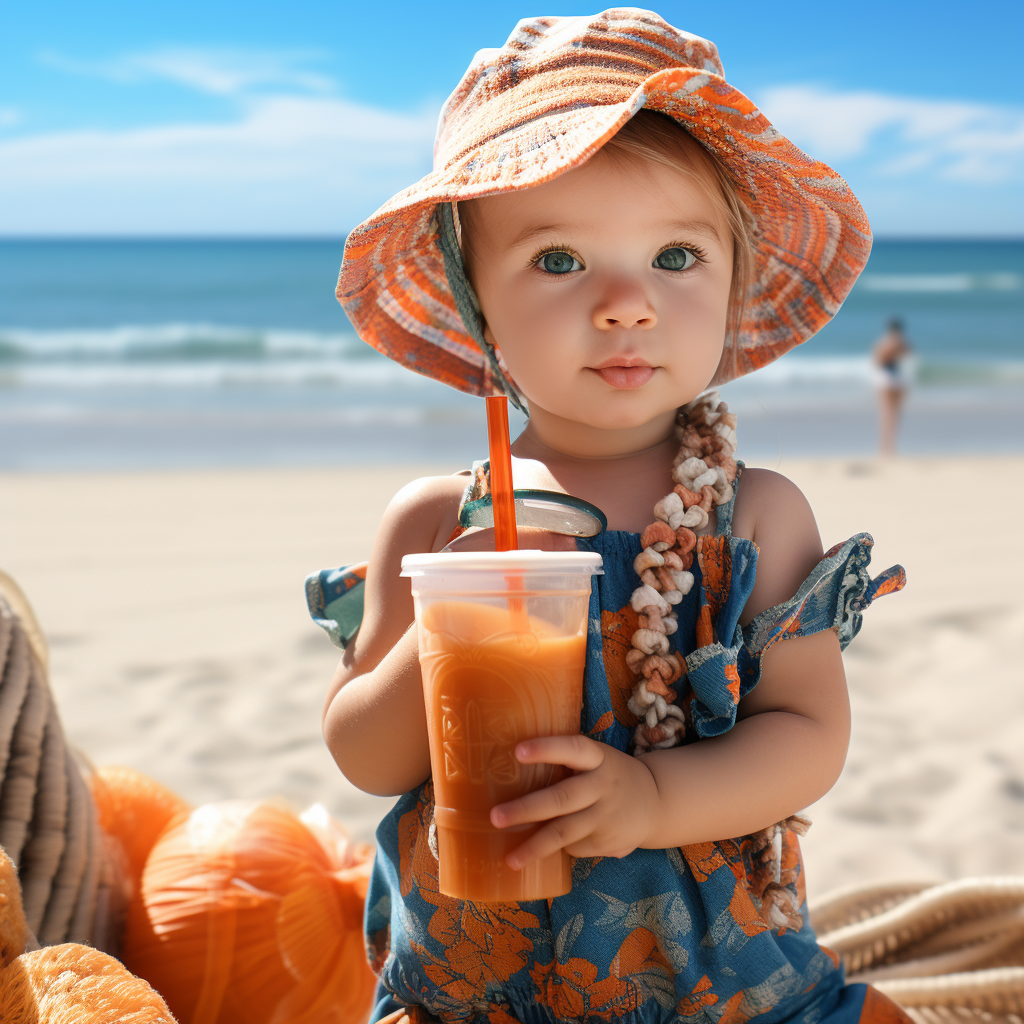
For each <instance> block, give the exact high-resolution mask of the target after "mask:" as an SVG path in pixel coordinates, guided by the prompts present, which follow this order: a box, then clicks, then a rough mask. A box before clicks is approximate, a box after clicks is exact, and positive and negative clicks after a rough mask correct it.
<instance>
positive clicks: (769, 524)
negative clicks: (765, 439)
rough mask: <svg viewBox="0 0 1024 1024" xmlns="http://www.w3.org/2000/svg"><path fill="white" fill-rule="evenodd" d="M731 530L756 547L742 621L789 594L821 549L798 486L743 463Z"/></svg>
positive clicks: (796, 586) (805, 502) (816, 530)
mask: <svg viewBox="0 0 1024 1024" xmlns="http://www.w3.org/2000/svg"><path fill="white" fill-rule="evenodd" d="M733 534H734V535H735V536H737V537H745V538H747V539H748V540H752V541H753V542H754V543H755V544H756V545H757V547H758V559H757V576H756V580H755V583H754V589H753V591H752V592H751V595H750V598H749V599H748V601H747V605H746V608H745V609H744V614H743V621H744V622H749V621H750V619H752V618H753V617H754V616H755V615H757V614H759V613H760V612H762V611H764V610H765V609H766V608H771V607H773V606H774V605H776V604H779V603H780V602H782V601H785V600H787V599H788V598H790V597H792V596H793V594H795V593H796V591H797V590H798V589H799V587H800V584H801V583H803V581H804V580H805V579H806V578H807V576H808V574H809V573H810V571H811V570H812V569H813V568H814V567H815V565H817V564H818V562H819V561H821V558H822V555H823V554H824V549H823V548H822V544H821V536H820V535H819V533H818V525H817V523H816V522H815V521H814V513H813V512H812V511H811V506H810V504H809V503H808V501H807V499H806V498H805V497H804V495H803V492H802V491H801V490H800V488H799V487H797V486H796V484H794V483H793V481H792V480H789V479H787V478H786V477H784V476H783V475H782V474H781V473H775V472H773V471H772V470H769V469H748V470H745V471H744V473H743V476H742V477H741V478H740V485H739V488H738V490H737V494H736V507H735V510H734V512H733Z"/></svg>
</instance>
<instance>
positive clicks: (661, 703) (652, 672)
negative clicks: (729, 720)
mask: <svg viewBox="0 0 1024 1024" xmlns="http://www.w3.org/2000/svg"><path fill="white" fill-rule="evenodd" d="M675 430H676V437H677V438H678V439H679V451H678V453H677V454H676V457H675V460H674V461H673V464H672V479H673V480H674V481H675V483H676V486H675V487H674V488H673V489H672V491H671V492H670V493H669V494H666V495H665V497H664V498H662V499H661V501H659V502H658V504H657V505H655V506H654V522H653V523H651V525H650V526H648V527H647V529H646V530H644V532H643V536H642V538H641V544H642V546H643V550H642V551H641V552H640V554H639V555H637V557H636V559H635V560H634V562H633V568H634V569H635V570H636V572H637V575H638V576H639V577H640V586H639V587H637V589H636V590H635V591H633V596H632V597H631V598H630V604H631V605H632V608H633V610H634V611H635V612H636V613H637V616H638V619H639V622H638V628H637V630H636V632H634V634H633V637H632V643H633V649H632V650H631V651H630V652H629V653H628V654H627V655H626V664H627V665H629V667H630V669H631V670H632V671H633V672H634V673H636V676H637V683H636V688H635V689H634V690H633V694H632V696H631V697H630V699H629V709H630V711H632V712H633V714H635V715H637V716H638V717H639V718H640V721H639V723H638V724H637V727H636V731H635V733H634V737H633V739H634V744H635V753H638V754H639V753H643V752H644V751H647V750H652V749H658V748H664V747H674V746H678V745H679V743H680V742H681V741H682V738H683V732H684V729H685V724H684V720H683V711H682V708H680V707H679V705H678V704H676V703H675V700H676V690H675V689H674V688H673V684H675V683H676V682H678V681H679V679H680V678H681V677H682V675H683V673H684V671H685V667H684V663H683V661H682V659H681V658H680V656H679V655H678V654H677V653H676V652H675V651H673V650H672V647H671V644H670V642H669V639H668V638H669V637H670V636H671V635H672V634H673V633H674V632H675V631H676V629H677V628H678V621H677V619H676V616H675V613H674V612H673V611H672V608H673V606H674V605H677V604H679V602H680V601H682V599H683V597H684V596H685V595H686V594H687V593H689V591H690V588H691V587H692V586H693V574H692V573H690V572H689V571H688V570H689V568H690V566H691V565H692V564H693V553H694V548H695V547H696V546H697V534H696V532H695V531H696V530H700V529H702V528H703V527H704V526H706V525H707V523H708V517H709V513H710V511H711V509H712V507H713V506H717V505H722V504H724V503H725V502H727V501H729V500H730V499H731V498H732V493H733V488H732V484H733V481H734V480H735V479H736V460H735V458H734V455H735V452H736V416H735V415H734V414H733V413H731V412H729V408H728V406H727V405H726V404H725V403H724V402H722V401H721V400H720V398H719V395H718V392H717V391H711V392H708V393H707V394H705V395H701V396H700V397H699V398H697V399H695V400H694V401H692V402H690V404H689V405H685V406H683V407H682V408H681V409H680V410H679V412H678V414H677V417H676V428H675Z"/></svg>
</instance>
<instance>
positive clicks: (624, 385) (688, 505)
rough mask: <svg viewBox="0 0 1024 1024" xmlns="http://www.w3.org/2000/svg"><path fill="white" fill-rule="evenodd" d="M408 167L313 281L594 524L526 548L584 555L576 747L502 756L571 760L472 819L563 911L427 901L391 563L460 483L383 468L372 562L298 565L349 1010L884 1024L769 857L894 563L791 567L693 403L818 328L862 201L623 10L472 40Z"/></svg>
mask: <svg viewBox="0 0 1024 1024" xmlns="http://www.w3.org/2000/svg"><path fill="white" fill-rule="evenodd" d="M435 168H436V169H435V170H434V171H433V172H432V173H431V174H429V175H427V176H426V177H425V178H424V179H422V180H421V181H420V182H418V183H417V184H415V185H413V186H412V187H411V188H410V189H408V190H406V191H405V192H402V193H400V194H399V195H398V196H396V197H395V198H394V199H392V200H391V201H390V202H389V203H387V204H386V205H385V206H384V207H383V208H382V209H381V210H379V211H378V212H377V213H376V214H374V216H373V217H371V218H370V219H369V220H368V221H367V222H366V223H364V224H363V225H361V226H360V227H359V228H357V229H356V230H355V231H354V232H353V233H352V234H351V236H350V237H349V239H348V242H347V245H346V248H345V262H344V265H343V267H342V271H341V278H340V281H339V285H338V296H339V298H340V300H341V302H342V303H343V305H344V306H345V308H346V310H347V312H348V314H349V316H350V317H351V319H352V321H353V323H354V324H355V326H356V329H357V330H358V331H359V333H360V335H361V336H362V337H363V338H364V340H366V341H368V342H369V343H370V344H372V345H374V346H375V347H376V348H378V349H380V350H381V351H383V352H385V353H386V354H387V355H389V356H391V357H392V358H394V359H396V360H398V361H399V362H401V363H403V364H404V365H406V366H409V367H411V368H412V369H415V370H417V371H418V372H420V373H424V374H427V375H429V376H431V377H434V378H436V379H438V380H442V381H444V382H446V383H448V384H451V385H453V386H454V387H457V388H459V389H461V390H464V391H468V392H471V393H474V394H479V395H487V394H494V393H502V392H504V393H505V394H507V395H508V396H509V397H510V398H511V400H512V401H514V402H515V403H516V404H517V405H518V406H520V408H522V409H524V410H526V411H528V414H529V423H528V425H527V427H526V429H525V430H524V431H523V433H522V434H521V435H520V437H519V438H518V439H517V441H516V442H515V444H514V446H513V455H514V460H513V474H514V479H515V484H516V486H517V487H518V488H524V487H525V488H541V489H546V490H551V491H559V492H563V493H566V494H569V495H574V496H576V497H577V498H582V499H584V500H585V501H587V502H590V503H592V504H593V505H596V506H597V507H598V508H599V509H601V510H602V511H603V513H604V515H605V516H606V517H607V529H605V530H603V531H602V532H600V533H598V534H597V535H596V536H592V537H578V538H576V537H565V536H558V535H551V534H541V533H535V534H532V535H531V536H530V537H529V539H527V538H526V537H525V536H524V539H523V544H524V546H528V545H533V546H548V547H554V546H578V547H579V548H581V549H583V550H587V551H595V552H598V553H600V554H601V556H602V558H603V560H604V570H605V575H604V576H603V577H598V578H596V579H595V587H594V594H593V597H592V603H591V612H590V621H591V629H590V643H589V648H588V655H587V667H586V676H585V682H584V688H585V693H584V706H583V713H582V720H581V728H582V735H579V736H557V737H549V738H546V739H538V740H533V741H529V742H525V743H521V744H520V745H519V746H518V748H517V750H516V756H517V757H518V759H519V760H520V761H521V762H524V763H528V762H544V763H550V764H555V765H564V766H567V767H568V768H570V769H571V770H572V772H573V774H571V775H570V776H569V777H568V778H566V779H564V780H563V781H561V782H559V783H557V784H556V785H553V786H551V787H549V788H547V789H544V790H541V791H539V792H537V793H533V794H531V795H530V796H528V797H525V798H523V799H520V800H516V801H513V802H511V803H507V804H503V805H500V806H498V807H495V808H494V809H493V810H492V812H491V820H492V822H493V824H494V825H496V826H497V827H507V826H510V825H517V824H518V825H522V824H524V823H542V824H540V826H539V827H538V828H537V829H536V831H535V832H533V833H532V834H531V835H530V838H528V839H527V840H526V841H525V842H523V843H522V844H521V845H520V846H518V847H517V848H516V849H515V850H514V851H513V852H512V853H511V854H510V855H509V863H510V865H511V866H513V867H521V866H522V865H524V864H526V863H528V862H529V861H530V860H532V859H534V858H538V857H541V856H544V855H546V854H548V853H551V852H553V851H556V850H558V849H560V848H561V849H564V850H566V851H567V852H568V853H570V854H571V855H572V856H573V857H574V858H576V860H575V861H574V868H573V888H572V892H571V893H570V894H569V895H567V896H564V897H559V898H557V899H553V900H539V901H532V902H528V903H497V904H475V903H469V902H462V901H459V900H455V899H452V898H449V897H447V896H444V895H442V894H440V893H439V892H438V885H437V873H438V867H437V859H436V843H435V842H434V839H433V828H432V823H433V797H432V787H431V780H430V764H429V757H428V748H427V731H426V723H425V714H424V704H423V697H422V690H421V681H420V672H419V665H418V661H417V641H416V632H415V628H414V626H413V625H412V622H413V607H412V599H411V596H410V592H409V585H408V582H407V581H406V580H404V579H402V578H400V576H399V572H400V565H401V560H402V557H403V555H406V554H409V553H412V552H424V551H440V550H441V549H442V548H445V547H446V546H447V547H450V548H452V549H455V548H458V547H466V546H477V547H479V546H487V545H491V546H493V538H492V537H491V536H490V535H489V533H488V532H486V531H484V532H482V533H481V532H479V531H478V532H464V531H463V527H462V525H461V522H460V513H461V512H462V511H463V509H464V507H465V506H466V504H467V503H468V502H469V501H472V500H475V499H478V498H480V497H482V496H484V495H486V494H487V491H488V467H487V464H486V463H482V464H479V465H478V466H477V467H475V469H474V471H473V472H472V475H471V476H470V478H469V479H468V481H467V479H466V474H465V473H463V474H456V475H455V476H452V477H437V478H431V479H424V480H417V481H414V482H413V483H411V484H409V485H408V486H407V487H405V488H404V489H403V490H402V491H400V492H399V493H398V495H397V496H396V497H395V499H394V500H393V501H392V503H391V505H390V506H389V507H388V510H387V512H386V513H385V515H384V518H383V520H382V522H381V526H380V530H379V533H378V536H377V540H376V543H375V546H374V549H373V553H372V556H371V558H370V561H369V563H368V568H367V567H359V568H357V569H354V570H348V571H340V572H336V573H332V574H321V578H314V579H313V580H312V581H311V585H310V597H311V606H312V607H313V609H314V614H315V615H316V616H317V617H318V618H319V619H321V620H322V621H323V622H324V624H325V625H327V626H328V628H329V629H330V630H331V631H332V633H333V635H334V636H335V638H336V639H337V640H339V641H340V642H341V643H342V644H343V645H344V644H345V643H346V641H349V640H350V641H351V642H348V643H347V646H346V649H345V655H344V658H343V659H342V662H341V665H340V666H339V669H338V672H337V674H336V676H335V679H334V681H333V684H332V686H331V689H330V691H329V693H328V696H327V701H326V705H325V712H324V734H325V737H326V739H327V743H328V745H329V747H330V749H331V752H332V753H333V755H334V757H335V759H336V761H337V762H338V765H339V767H340V768H341V770H342V772H343V773H344V774H345V775H346V777H347V778H349V779H350V780H351V781H352V782H353V783H354V784H355V785H356V786H358V787H359V788H360V789H363V790H365V791H367V792H371V793H377V794H384V795H400V799H399V800H398V802H397V803H396V805H395V807H394V809H393V810H392V811H391V812H390V814H389V815H388V816H387V817H386V818H385V819H384V821H383V823H382V824H381V826H380V828H379V830H378V832H377V837H378V843H379V848H378V853H377V860H376V864H375V868H374V875H373V879H372V882H371V886H370V890H369V894H368V898H367V909H366V927H367V938H368V943H369V949H370V953H371V959H372V964H373V967H374V970H375V971H377V972H378V973H379V974H380V979H381V984H380V987H379V991H378V996H379V1001H378V1003H377V1006H376V1008H375V1010H374V1013H373V1015H372V1018H371V1019H372V1020H375V1021H376V1020H382V1019H385V1018H390V1019H394V1020H398V1019H399V1018H401V1017H403V1016H405V1015H408V1016H409V1017H410V1018H411V1019H412V1020H417V1021H429V1020H434V1019H440V1020H443V1021H474V1022H477V1021H479V1022H482V1021H489V1022H514V1021H530V1022H532V1021H538V1022H542V1021H543V1022H547V1021H555V1020H558V1021H562V1020H573V1021H590V1020H602V1021H607V1020H621V1021H630V1022H632V1021H677V1020H680V1019H682V1018H688V1019H694V1020H696V1019H698V1018H699V1019H702V1020H705V1021H719V1020H721V1021H727V1022H729V1024H737V1022H741V1021H745V1020H748V1019H749V1018H752V1017H758V1018H760V1019H761V1020H764V1021H766V1022H767V1021H772V1022H774V1021H788V1020H801V1021H807V1022H812V1021H813V1022H818V1021H823V1020H826V1019H827V1020H828V1021H830V1022H837V1024H838V1022H852V1021H855V1020H857V1019H858V1018H860V1019H865V1020H867V1019H878V1018H886V1019H892V1020H899V1019H903V1016H904V1015H903V1014H902V1011H900V1010H899V1009H898V1008H897V1007H895V1006H894V1005H893V1004H892V1003H890V1002H889V1001H888V1000H886V999H885V998H884V997H883V996H881V995H880V994H878V993H877V992H875V991H874V990H872V989H870V988H868V987H867V986H864V985H849V986H844V984H843V973H842V970H841V968H840V966H839V964H838V961H837V958H836V957H835V955H834V954H832V953H830V952H829V951H828V950H826V949H823V948H822V947H820V946H818V945H817V943H816V941H815V937H814V934H813V931H812V929H811V927H810V924H809V922H808V919H807V916H806V910H805V908H804V886H803V877H802V870H801V860H800V852H799V848H798V843H797V838H796V834H797V833H800V832H801V831H802V830H803V829H804V828H805V827H806V822H805V821H804V820H803V819H801V818H799V817H797V816H796V815H797V812H798V811H799V810H800V809H801V808H803V807H805V806H807V805H808V804H810V803H812V802H813V801H814V800H816V799H817V798H818V797H820V796H821V795H822V794H824V793H825V792H826V791H827V790H828V789H829V788H830V787H831V786H832V784H833V783H834V782H835V780H836V779H837V777H838V775H839V773H840V771H841V769H842V766H843V761H844V757H845V753H846V747H847V740H848V734H849V707H848V701H847V695H846V685H845V679H844V675H843V666H842V661H841V658H840V649H841V647H842V646H844V645H845V643H847V642H848V641H849V640H850V639H851V638H852V637H853V635H854V634H855V633H856V632H857V630H858V628H859V626H860V613H861V611H862V610H863V608H864V607H865V606H866V605H867V604H868V603H869V602H870V601H871V600H872V598H873V597H874V596H876V595H877V594H878V593H882V592H887V591H889V590H894V589H898V588H899V587H900V586H901V585H902V570H899V569H898V567H897V568H896V569H893V570H890V571H889V573H887V574H884V575H883V576H882V577H880V578H879V579H877V580H876V581H874V582H871V580H870V579H869V577H868V575H867V571H866V566H867V562H868V558H869V549H870V545H871V540H870V538H869V537H867V536H866V535H861V536H859V537H855V538H853V539H852V540H850V541H847V542H846V543H845V544H843V545H840V546H837V547H835V548H833V549H832V550H831V551H829V552H828V553H827V554H824V555H823V552H822V547H821V542H820V540H819V537H818V532H817V528H816V526H815V523H814V518H813V516H812V514H811V510H810V508H809V507H808V505H807V502H806V500H805V499H804V497H803V495H802V494H801V493H800V492H799V490H798V489H797V488H796V487H794V486H793V485H792V484H791V483H789V482H788V481H787V480H786V479H784V478H783V477H781V476H779V475H777V474H774V473H770V472H767V471H763V470H747V471H746V472H744V470H743V466H742V463H738V462H736V461H735V459H734V457H733V456H734V450H735V432H734V427H735V417H734V416H733V415H732V414H731V413H729V412H728V411H727V409H726V407H725V406H724V404H721V403H720V402H719V400H718V398H717V395H715V394H714V393H712V394H705V393H704V392H705V390H706V388H708V386H709V385H713V384H715V383H718V382H723V381H727V380H729V379H731V378H733V377H736V376H738V375H740V374H744V373H748V372H750V371H751V370H754V369H757V368H758V367H759V366H763V365H764V364H765V363H767V362H769V361H771V360H772V359H775V358H777V357H778V356H780V355H781V354H783V353H784V352H785V351H787V350H788V349H790V348H792V347H793V346H794V345H796V344H799V343H800V342H802V341H805V340H806V339H807V338H809V337H810V336H811V335H812V334H813V333H814V332H815V331H816V330H817V329H818V328H819V327H821V326H822V324H824V323H825V322H826V321H827V320H828V319H829V317H830V316H832V315H833V314H834V313H835V311H836V310H837V309H838V307H839V305H840V303H841V302H842V300H843V298H844V297H845V296H846V294H847V292H848V291H849V289H850V287H851V286H852V284H853V281H854V279H855V278H856V276H857V274H858V273H859V271H860V270H861V268H862V267H863V265H864V262H865V261H866V259H867V255H868V250H869V248H870V233H869V229H868V225H867V221H866V219H865V217H864V214H863V211H862V210H861V208H860V206H859V205H858V203H857V201H856V200H855V198H854V197H853V196H852V195H851V193H850V191H849V189H848V188H847V186H846V185H845V183H844V182H843V181H842V180H841V179H840V178H839V177H838V175H836V174H835V173H834V172H833V171H831V170H830V169H829V168H827V167H825V166H824V165H822V164H820V163H817V162H814V161H812V160H810V159H809V158H808V157H806V156H805V155H804V154H803V153H801V152H800V151H799V150H797V149H795V148H794V147H793V146H792V145H791V144H790V143H789V142H787V141H786V140H785V139H784V138H782V137H781V136H780V135H779V134H778V133H777V132H776V131H775V130H774V129H773V128H772V127H771V126H770V125H769V124H768V122H767V121H766V120H765V119H764V117H763V116H762V115H761V114H760V113H759V112H758V111H757V110H756V109H755V108H754V107H753V105H752V104H751V103H750V101H749V100H747V99H746V98H745V97H744V96H743V95H741V94H740V93H739V92H737V91H736V90H735V89H733V88H732V87H731V86H729V85H728V84H726V82H725V80H724V77H723V72H722V67H721V64H720V63H719V59H718V55H717V51H716V50H715V48H714V46H712V45H711V44H710V43H709V42H707V41H706V40H703V39H700V38H697V37H695V36H692V35H689V34H687V33H684V32H681V31H679V30H677V29H674V28H672V27H671V26H669V25H667V24H666V23H665V22H664V21H662V20H661V19H660V18H659V17H657V16H656V15H654V14H651V13H648V12H644V11H639V10H635V9H631V8H618V9H615V10H610V11H607V12H605V13H604V14H601V15H598V16H596V17H593V18H538V19H533V20H530V21H524V22H521V23H520V24H519V25H518V26H517V28H516V30H515V31H514V32H513V34H512V36H511V37H510V38H509V40H508V42H507V43H506V44H505V46H504V47H503V48H502V49H500V50H485V51H482V52H481V53H480V54H478V56H477V58H476V59H475V60H474V62H473V64H472V66H471V67H470V69H469V71H468V72H467V73H466V75H465V77H464V78H463V80H462V82H461V83H460V85H459V86H458V88H457V89H456V90H455V92H454V93H453V95H452V97H451V98H450V99H449V101H448V103H447V104H446V106H445V108H444V111H443V112H442V115H441V120H440V125H439V128H438V133H437V142H436V147H435ZM462 518H464V517H462ZM364 580H365V586H364ZM359 597H362V598H363V606H362V619H361V625H359V620H358V617H356V618H355V619H353V617H352V615H351V604H352V600H353V599H357V598H359ZM325 604H326V605H328V606H329V607H328V609H327V611H326V612H325V611H324V605H325ZM356 626H358V632H355V628H356ZM782 640H785V642H784V643H782V642H779V641H782Z"/></svg>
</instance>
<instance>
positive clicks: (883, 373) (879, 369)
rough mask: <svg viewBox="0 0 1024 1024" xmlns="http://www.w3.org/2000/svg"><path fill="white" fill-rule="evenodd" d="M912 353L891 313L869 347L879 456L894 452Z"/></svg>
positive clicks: (899, 324) (898, 321)
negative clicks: (883, 327)
mask: <svg viewBox="0 0 1024 1024" xmlns="http://www.w3.org/2000/svg"><path fill="white" fill-rule="evenodd" d="M912 355H913V349H912V348H911V347H910V342H909V341H907V336H906V335H905V334H904V333H903V321H902V320H901V319H900V318H899V317H896V316H894V317H892V318H891V319H890V320H889V322H888V323H887V324H886V328H885V333H884V334H883V335H882V336H881V337H880V338H879V339H878V341H876V342H875V347H874V348H873V349H872V350H871V362H872V364H873V366H874V370H875V373H874V377H875V388H876V390H877V391H878V451H879V454H881V455H895V454H896V435H897V433H898V432H899V425H900V413H901V412H902V411H903V400H904V398H906V395H907V389H908V388H909V387H910V381H911V357H912Z"/></svg>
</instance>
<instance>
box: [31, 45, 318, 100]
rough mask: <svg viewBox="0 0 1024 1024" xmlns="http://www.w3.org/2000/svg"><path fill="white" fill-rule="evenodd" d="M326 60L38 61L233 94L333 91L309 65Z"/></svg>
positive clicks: (189, 56)
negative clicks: (265, 89) (261, 88)
mask: <svg viewBox="0 0 1024 1024" xmlns="http://www.w3.org/2000/svg"><path fill="white" fill-rule="evenodd" d="M322 56H323V55H322V54H320V53H318V52H315V51H310V50H232V49H202V48H173V47H171V48H163V49H159V50H150V51H146V52H142V53H128V54H123V55H121V56H119V57H114V58H112V59H110V60H104V61H84V60H77V59H75V58H71V57H65V56H63V55H62V54H59V53H56V52H54V51H49V50H48V51H44V52H43V53H41V54H39V60H40V61H41V62H42V63H44V64H46V65H47V66H49V67H51V68H55V69H56V70H58V71H65V72H68V73H69V74H76V75H88V76H90V77H94V78H105V79H107V80H109V81H112V82H123V83H126V84H130V83H134V82H143V81H152V80H154V79H164V80H167V81H171V82H177V83H178V84H179V85H184V86H187V87H189V88H191V89H198V90H199V91H200V92H206V93H213V94H215V95H224V96H227V95H234V94H238V93H243V92H245V91H247V90H250V89H253V88H254V87H258V86H274V87H277V88H280V87H282V86H285V87H289V88H293V89H300V90H308V91H310V92H331V91H333V89H334V87H335V83H334V80H333V79H332V78H331V77H329V76H328V75H322V74H318V73H317V72H314V71H310V70H308V69H307V68H306V67H305V65H307V64H309V63H310V62H311V61H315V60H317V59H319V58H321V57H322Z"/></svg>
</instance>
